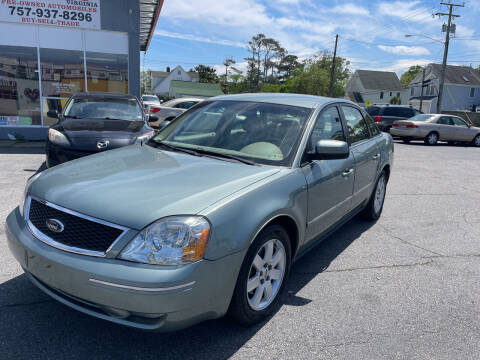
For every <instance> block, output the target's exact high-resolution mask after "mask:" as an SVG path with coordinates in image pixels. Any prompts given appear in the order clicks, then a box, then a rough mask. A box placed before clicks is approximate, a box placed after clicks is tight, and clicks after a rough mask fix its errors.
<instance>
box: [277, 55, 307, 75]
mask: <svg viewBox="0 0 480 360" xmlns="http://www.w3.org/2000/svg"><path fill="white" fill-rule="evenodd" d="M301 67H302V64H300V62H299V61H298V56H296V55H292V54H288V55H284V56H283V57H282V58H281V59H280V62H279V64H278V67H277V70H278V73H279V76H280V80H281V81H286V80H288V79H289V78H290V76H291V75H292V74H293V72H294V71H295V70H297V69H300V68H301Z"/></svg>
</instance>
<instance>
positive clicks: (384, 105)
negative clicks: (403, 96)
mask: <svg viewBox="0 0 480 360" xmlns="http://www.w3.org/2000/svg"><path fill="white" fill-rule="evenodd" d="M369 107H392V108H399V107H400V108H409V109H412V108H413V106H412V105H396V104H395V105H393V104H372V105H370V106H367V108H369Z"/></svg>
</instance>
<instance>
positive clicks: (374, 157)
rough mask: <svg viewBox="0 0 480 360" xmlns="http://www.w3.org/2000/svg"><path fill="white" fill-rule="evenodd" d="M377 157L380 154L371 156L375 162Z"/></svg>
mask: <svg viewBox="0 0 480 360" xmlns="http://www.w3.org/2000/svg"><path fill="white" fill-rule="evenodd" d="M379 157H380V154H375V155H373V156H372V159H373V160H377V159H378V158H379Z"/></svg>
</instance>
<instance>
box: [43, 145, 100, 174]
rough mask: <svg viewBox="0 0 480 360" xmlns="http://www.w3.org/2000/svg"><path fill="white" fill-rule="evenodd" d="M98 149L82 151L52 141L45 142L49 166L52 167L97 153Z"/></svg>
mask: <svg viewBox="0 0 480 360" xmlns="http://www.w3.org/2000/svg"><path fill="white" fill-rule="evenodd" d="M96 153H98V151H95V152H93V151H81V150H72V149H68V148H64V147H61V146H58V145H54V144H52V143H51V142H50V141H47V142H46V143H45V154H46V157H47V158H46V163H47V167H48V168H51V167H52V166H56V165H59V164H63V163H65V162H67V161H70V160H75V159H79V158H81V157H84V156H88V155H92V154H96Z"/></svg>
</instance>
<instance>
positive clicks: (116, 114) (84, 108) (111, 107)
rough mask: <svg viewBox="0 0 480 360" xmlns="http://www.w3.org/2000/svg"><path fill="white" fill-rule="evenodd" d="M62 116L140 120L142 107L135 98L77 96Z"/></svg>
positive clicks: (141, 118)
mask: <svg viewBox="0 0 480 360" xmlns="http://www.w3.org/2000/svg"><path fill="white" fill-rule="evenodd" d="M64 116H66V117H73V118H77V119H87V118H88V119H115V120H131V121H142V120H143V113H142V109H141V108H140V106H139V105H138V102H137V100H135V99H117V98H78V99H73V100H71V101H70V102H69V103H68V104H67V108H66V109H65V113H64Z"/></svg>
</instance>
